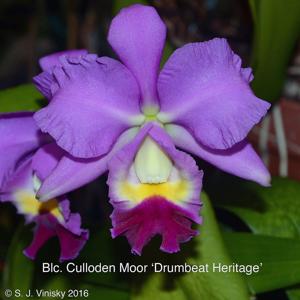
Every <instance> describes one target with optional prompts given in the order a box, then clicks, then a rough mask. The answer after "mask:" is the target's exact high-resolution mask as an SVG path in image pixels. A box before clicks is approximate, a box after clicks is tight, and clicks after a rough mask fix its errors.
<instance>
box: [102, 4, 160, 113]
mask: <svg viewBox="0 0 300 300" xmlns="http://www.w3.org/2000/svg"><path fill="white" fill-rule="evenodd" d="M165 38H166V26H165V24H164V23H163V21H162V20H161V19H160V17H159V15H158V14H157V12H156V10H155V9H154V8H153V7H150V6H144V5H140V4H136V5H132V6H129V7H127V8H123V9H122V10H121V11H120V12H119V14H118V15H117V16H116V17H115V18H114V19H113V20H112V23H111V25H110V29H109V34H108V41H109V43H110V45H111V46H112V48H113V49H114V51H115V52H116V53H117V54H118V56H119V57H120V59H121V61H122V62H123V63H124V64H125V65H126V66H127V67H128V69H129V70H130V71H131V72H132V73H133V74H134V76H135V78H136V79H137V81H138V83H139V86H140V89H141V94H142V106H143V107H144V109H143V110H144V111H146V110H147V109H150V112H154V111H156V112H157V109H158V107H159V104H158V98H157V91H156V81H157V75H158V70H159V64H160V59H161V55H162V51H163V47H164V43H165ZM149 106H150V108H148V107H149Z"/></svg>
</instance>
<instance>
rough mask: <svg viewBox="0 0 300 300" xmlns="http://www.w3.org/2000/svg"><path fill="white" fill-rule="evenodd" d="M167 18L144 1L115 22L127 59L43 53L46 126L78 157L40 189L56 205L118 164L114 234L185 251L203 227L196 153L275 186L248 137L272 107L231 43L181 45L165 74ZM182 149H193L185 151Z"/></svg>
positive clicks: (39, 116) (42, 118) (40, 83)
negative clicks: (156, 239) (156, 240)
mask: <svg viewBox="0 0 300 300" xmlns="http://www.w3.org/2000/svg"><path fill="white" fill-rule="evenodd" d="M165 38H166V26H165V24H164V23H163V21H162V20H161V19H160V17H159V15H158V14H157V12H156V11H155V9H154V8H152V7H149V6H144V5H133V6H130V7H127V8H124V9H122V10H121V11H120V13H119V14H118V15H117V16H116V17H115V18H114V19H113V21H112V23H111V25H110V29H109V34H108V41H109V43H110V45H111V46H112V48H113V49H114V51H115V52H116V54H117V55H118V57H119V59H120V61H118V60H115V59H112V58H108V57H98V56H97V55H94V54H88V53H87V52H86V51H84V50H77V51H72V52H65V53H56V54H53V55H50V56H47V57H44V58H42V59H41V60H40V65H41V68H42V69H43V72H42V73H41V74H39V75H38V76H36V77H35V78H34V82H35V84H36V86H37V88H38V89H39V90H40V91H41V92H42V93H43V94H44V95H45V97H47V98H48V99H49V103H48V105H47V106H46V107H44V108H42V109H41V110H39V111H38V112H36V113H35V115H34V119H35V121H36V123H37V125H38V126H39V127H40V129H41V131H42V132H44V133H47V134H49V135H50V136H51V137H52V138H53V139H54V140H55V141H56V143H57V145H58V146H59V147H61V148H62V149H64V150H65V151H66V152H67V153H66V154H65V155H64V156H63V157H62V158H61V159H60V161H59V162H58V164H57V166H56V167H55V168H54V169H53V170H52V172H51V173H50V175H49V176H47V177H46V178H45V179H44V180H43V181H42V184H41V187H40V188H39V189H38V191H37V196H38V198H39V199H40V201H48V200H49V199H52V198H55V197H57V196H59V195H62V194H65V193H67V192H69V191H71V190H73V189H75V188H78V187H80V186H83V185H84V184H86V183H88V182H90V181H91V180H94V179H95V178H97V177H98V176H100V175H101V174H103V173H104V172H106V171H109V179H108V184H109V188H110V191H109V194H110V200H111V203H112V205H113V207H114V211H113V213H112V216H111V218H112V223H113V229H112V236H113V237H116V236H118V235H125V236H126V237H127V239H128V240H129V243H130V244H131V246H132V252H133V253H137V254H140V253H141V252H142V249H143V247H144V245H145V244H146V243H147V242H148V241H149V240H150V239H151V238H152V237H153V236H154V235H156V234H161V235H162V245H161V249H162V250H163V251H166V252H176V251H178V250H179V243H180V242H185V241H187V240H189V239H190V238H192V237H193V236H194V235H195V234H196V231H195V230H193V229H192V228H191V226H192V222H196V223H201V217H200V216H199V209H200V207H201V202H200V199H199V193H200V190H201V181H202V172H201V171H199V170H198V168H197V166H196V164H195V162H194V160H193V158H192V157H191V156H189V155H188V154H187V153H185V152H183V151H186V152H190V153H192V154H194V155H196V156H198V157H200V158H202V159H204V160H206V161H208V162H209V163H211V164H213V165H215V166H216V167H218V168H220V169H221V170H223V171H226V172H229V173H231V174H234V175H236V176H239V177H242V178H245V179H248V180H252V181H256V182H258V183H259V184H261V185H264V186H268V185H269V182H270V175H269V172H268V171H267V169H266V168H265V166H264V164H263V163H262V161H261V160H260V158H259V157H258V155H257V154H256V152H255V151H254V149H253V148H252V146H251V145H250V144H249V143H248V142H247V140H246V136H247V134H248V132H249V131H250V130H251V128H252V127H253V126H254V125H255V124H257V123H258V122H259V121H260V120H261V118H262V117H263V116H264V115H265V114H266V112H267V110H268V109H269V107H270V105H269V104H268V103H267V102H265V101H263V100H261V99H259V98H257V97H256V96H255V95H254V94H253V92H252V91H251V89H250V87H249V82H250V81H251V80H252V79H253V76H252V72H251V69H250V68H242V67H241V59H240V58H239V57H238V56H237V55H236V54H234V52H233V51H232V50H231V49H230V47H229V45H228V43H227V41H226V40H225V39H219V38H215V39H213V40H210V41H208V42H201V43H191V44H187V45H185V46H183V47H181V48H179V49H177V50H176V51H175V52H174V53H173V54H172V55H171V57H170V58H169V60H168V61H167V62H166V64H165V65H164V67H163V68H162V70H161V71H159V66H160V60H161V56H162V52H163V48H164V43H165ZM178 148H180V149H181V150H183V151H181V150H179V149H178Z"/></svg>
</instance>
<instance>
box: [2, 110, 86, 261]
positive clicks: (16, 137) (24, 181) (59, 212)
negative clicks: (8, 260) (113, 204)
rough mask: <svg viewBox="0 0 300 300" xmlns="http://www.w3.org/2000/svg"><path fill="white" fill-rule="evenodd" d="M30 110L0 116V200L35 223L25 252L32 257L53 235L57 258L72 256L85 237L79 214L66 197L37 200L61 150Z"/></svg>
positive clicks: (27, 221) (67, 258) (70, 257)
mask: <svg viewBox="0 0 300 300" xmlns="http://www.w3.org/2000/svg"><path fill="white" fill-rule="evenodd" d="M32 116H33V114H32V113H12V114H6V115H1V116H0V134H1V137H3V139H2V141H1V145H0V152H1V161H0V170H1V172H0V200H1V201H9V202H11V203H12V204H14V205H15V207H16V208H17V211H18V213H20V214H22V215H24V217H25V220H26V223H32V222H33V223H35V224H36V225H35V229H34V238H33V241H32V243H31V244H30V246H28V247H27V248H26V249H25V250H24V254H25V255H26V256H27V257H29V258H31V259H34V258H35V257H36V254H37V252H38V250H39V249H40V248H41V247H42V246H43V245H44V243H45V242H46V241H47V240H48V239H50V238H51V237H53V236H57V237H58V239H59V241H60V247H61V254H60V261H64V260H69V259H73V258H75V257H76V256H77V255H78V253H79V251H80V250H81V248H82V247H83V246H84V244H85V243H86V241H87V239H88V231H87V230H83V229H81V227H80V224H81V220H80V215H79V214H74V213H71V212H70V208H69V200H68V199H67V198H66V196H64V195H62V196H60V197H59V198H57V199H50V200H48V201H45V202H39V201H38V200H37V199H36V192H37V190H38V189H39V187H40V185H41V182H42V181H43V180H44V179H45V178H46V177H47V176H48V175H49V174H50V172H51V171H52V170H53V168H55V166H56V164H57V162H58V161H59V160H60V159H61V158H62V156H63V154H64V151H63V150H62V149H60V148H59V147H58V146H57V145H56V144H55V143H54V142H53V141H52V139H51V138H50V137H49V136H47V135H45V134H43V133H42V132H41V131H40V130H39V128H38V127H37V126H36V124H35V122H34V120H33V117H32Z"/></svg>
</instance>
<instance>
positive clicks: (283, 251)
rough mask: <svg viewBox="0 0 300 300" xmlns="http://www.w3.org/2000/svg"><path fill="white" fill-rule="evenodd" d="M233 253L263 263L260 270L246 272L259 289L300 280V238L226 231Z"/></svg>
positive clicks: (243, 261)
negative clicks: (250, 272) (249, 273)
mask: <svg viewBox="0 0 300 300" xmlns="http://www.w3.org/2000/svg"><path fill="white" fill-rule="evenodd" d="M223 236H224V239H225V242H226V245H227V247H228V250H229V252H230V254H231V256H232V257H233V258H234V259H235V261H236V262H237V263H239V264H243V265H256V264H259V263H262V264H263V265H262V268H261V270H260V272H258V273H253V274H252V275H250V276H246V280H247V282H248V284H249V286H250V288H251V290H252V291H253V292H255V293H261V292H266V291H271V290H275V289H279V288H284V287H289V286H291V285H294V284H297V283H299V282H300V240H297V239H288V238H277V237H270V236H264V235H254V234H251V233H228V232H227V233H224V234H223Z"/></svg>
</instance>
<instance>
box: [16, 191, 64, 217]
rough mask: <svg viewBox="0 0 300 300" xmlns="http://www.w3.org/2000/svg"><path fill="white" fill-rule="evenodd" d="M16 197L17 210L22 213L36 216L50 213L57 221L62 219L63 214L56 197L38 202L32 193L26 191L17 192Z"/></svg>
mask: <svg viewBox="0 0 300 300" xmlns="http://www.w3.org/2000/svg"><path fill="white" fill-rule="evenodd" d="M16 199H17V203H16V204H17V206H18V208H19V210H20V211H21V212H22V213H24V214H27V215H32V216H37V215H39V214H43V213H51V214H52V215H53V216H54V217H56V218H57V219H58V220H59V221H63V215H62V213H61V211H60V210H59V207H58V202H57V200H56V199H51V200H48V201H46V202H40V201H38V200H37V199H36V198H35V196H34V194H32V193H30V192H28V191H19V192H17V193H16Z"/></svg>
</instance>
